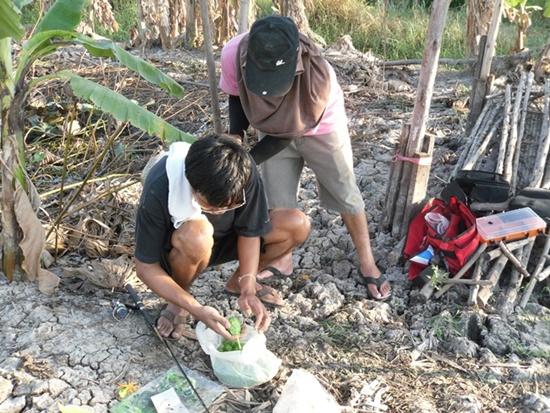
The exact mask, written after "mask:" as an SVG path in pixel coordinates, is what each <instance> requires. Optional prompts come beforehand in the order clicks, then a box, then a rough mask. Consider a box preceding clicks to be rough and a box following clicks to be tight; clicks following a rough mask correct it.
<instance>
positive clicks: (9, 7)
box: [0, 0, 25, 40]
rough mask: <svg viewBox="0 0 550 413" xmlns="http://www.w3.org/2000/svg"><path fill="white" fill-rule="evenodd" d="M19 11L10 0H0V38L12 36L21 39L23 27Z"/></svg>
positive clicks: (23, 31) (23, 33)
mask: <svg viewBox="0 0 550 413" xmlns="http://www.w3.org/2000/svg"><path fill="white" fill-rule="evenodd" d="M20 21H21V12H20V11H19V9H18V8H16V7H15V6H14V4H13V3H12V2H11V1H10V0H0V39H4V38H6V37H13V38H14V39H16V40H21V39H22V38H23V36H24V35H25V29H23V26H21V23H20Z"/></svg>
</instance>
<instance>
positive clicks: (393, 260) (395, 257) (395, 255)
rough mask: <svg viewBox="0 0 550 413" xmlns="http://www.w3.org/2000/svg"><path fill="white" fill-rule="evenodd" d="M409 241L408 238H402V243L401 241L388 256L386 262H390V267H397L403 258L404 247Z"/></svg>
mask: <svg viewBox="0 0 550 413" xmlns="http://www.w3.org/2000/svg"><path fill="white" fill-rule="evenodd" d="M406 241H407V237H402V238H401V241H399V242H398V243H397V244H396V246H395V247H393V249H392V250H391V251H390V252H389V253H388V255H386V260H387V261H388V264H390V265H396V264H397V263H398V262H399V260H400V259H401V258H402V257H403V247H404V246H405V242H406Z"/></svg>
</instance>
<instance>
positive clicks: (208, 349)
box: [196, 321, 281, 387]
mask: <svg viewBox="0 0 550 413" xmlns="http://www.w3.org/2000/svg"><path fill="white" fill-rule="evenodd" d="M196 333H197V338H198V340H199V343H200V345H201V347H202V349H203V350H204V352H205V353H206V354H208V355H209V356H210V361H211V362H212V369H213V370H214V374H215V375H216V377H217V378H218V380H219V381H220V382H221V383H223V384H225V385H226V386H230V387H252V386H257V385H260V384H263V383H265V382H267V381H269V380H271V379H272V378H273V377H275V375H276V374H277V372H278V371H279V367H281V359H279V358H278V357H277V356H275V354H273V353H272V352H271V351H269V350H268V349H267V347H266V338H265V335H263V334H260V333H258V332H257V331H256V330H255V329H254V328H253V327H251V326H247V328H246V331H245V335H244V337H243V338H241V339H240V340H241V343H243V349H242V350H240V351H227V352H220V351H218V347H219V346H220V342H221V340H222V337H221V336H220V335H219V334H217V333H215V332H214V331H212V330H210V329H209V328H208V327H206V325H205V324H204V323H203V322H202V321H199V322H198V324H197V328H196Z"/></svg>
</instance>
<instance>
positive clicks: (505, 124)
mask: <svg viewBox="0 0 550 413" xmlns="http://www.w3.org/2000/svg"><path fill="white" fill-rule="evenodd" d="M511 102H512V85H506V92H505V94H504V119H503V121H502V134H501V137H500V144H499V147H498V158H497V165H496V167H495V172H496V173H499V174H501V173H502V171H504V157H505V156H506V146H507V144H508V136H509V135H510V111H511V105H512V104H511Z"/></svg>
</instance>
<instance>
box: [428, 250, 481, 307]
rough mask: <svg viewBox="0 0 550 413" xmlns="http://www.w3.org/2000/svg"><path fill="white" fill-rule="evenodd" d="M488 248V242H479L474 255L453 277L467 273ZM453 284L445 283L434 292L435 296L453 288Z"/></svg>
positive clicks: (459, 276)
mask: <svg viewBox="0 0 550 413" xmlns="http://www.w3.org/2000/svg"><path fill="white" fill-rule="evenodd" d="M486 249H487V244H485V243H483V244H479V246H478V247H477V249H476V251H475V252H474V253H473V255H472V256H471V257H470V259H469V260H468V261H467V262H466V264H464V266H463V267H462V268H461V269H460V270H459V271H458V272H457V273H456V274H455V276H454V277H453V279H459V278H462V276H463V275H464V274H466V272H467V271H468V270H469V269H470V267H471V266H472V265H474V264H475V262H476V261H477V259H478V258H479V257H481V255H482V254H483V252H484V251H485V250H486ZM451 287H452V285H451V284H446V285H444V286H443V287H441V288H440V289H439V291H438V292H436V293H435V294H434V297H435V298H439V297H441V296H442V295H443V294H444V293H445V292H446V291H447V290H448V289H449V288H451Z"/></svg>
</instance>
